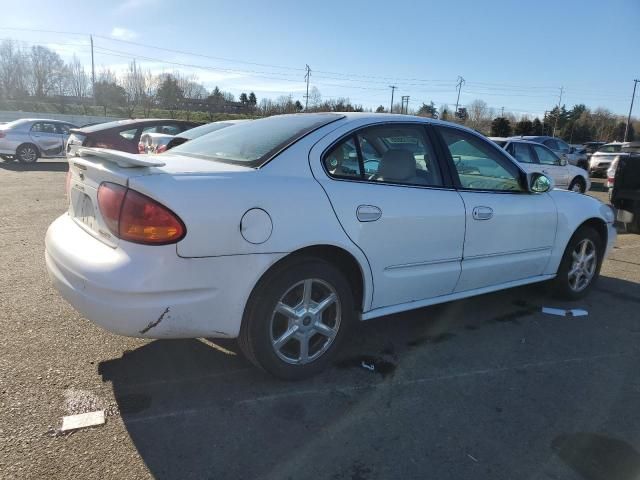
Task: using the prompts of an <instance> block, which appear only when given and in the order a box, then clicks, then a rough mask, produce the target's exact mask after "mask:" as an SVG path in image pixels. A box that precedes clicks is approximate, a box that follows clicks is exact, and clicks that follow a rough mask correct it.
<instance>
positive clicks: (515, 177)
mask: <svg viewBox="0 0 640 480" xmlns="http://www.w3.org/2000/svg"><path fill="white" fill-rule="evenodd" d="M77 154H78V156H77V157H71V158H69V168H70V170H69V172H70V173H69V177H68V179H67V184H68V186H67V188H68V195H69V199H70V201H69V210H68V212H67V213H65V214H64V215H62V216H61V217H60V218H58V219H57V220H56V221H55V222H54V223H53V224H52V225H51V226H50V228H49V230H48V232H47V236H46V263H47V267H48V271H49V274H50V276H51V279H52V281H53V283H54V285H55V286H56V288H57V289H58V290H59V291H60V293H61V294H62V296H63V297H64V298H66V299H67V300H68V301H69V302H70V303H71V304H72V305H73V306H74V307H75V308H76V309H77V310H79V311H80V312H81V313H82V314H83V315H84V316H86V317H87V318H88V319H90V320H92V321H93V322H95V323H97V324H99V325H101V326H102V327H104V328H106V329H107V330H109V331H112V332H115V333H118V334H122V335H128V336H136V337H146V338H185V337H186V338H189V337H237V338H238V341H239V345H240V347H241V348H242V350H243V352H244V353H245V354H246V356H247V357H248V358H249V359H250V360H251V361H252V362H253V363H255V364H256V365H258V366H260V367H262V368H263V369H265V370H267V371H268V372H270V373H272V374H274V375H276V376H279V377H282V378H287V379H295V378H302V377H305V376H307V375H310V374H312V373H314V372H317V371H318V370H320V369H321V368H323V367H324V366H325V365H326V364H327V362H329V361H330V360H331V358H332V357H333V356H334V355H335V353H336V350H337V349H338V348H339V346H340V344H341V343H342V341H343V340H344V339H345V338H346V337H347V335H348V333H349V328H350V327H351V326H352V325H353V324H354V322H355V321H356V320H368V319H371V318H375V317H380V316H384V315H388V314H392V313H396V312H401V311H405V310H410V309H415V308H419V307H424V306H427V305H433V304H436V303H442V302H448V301H452V300H457V299H460V298H464V297H469V296H472V295H479V294H483V293H487V292H491V291H495V290H500V289H505V288H510V287H515V286H518V285H525V284H530V283H534V282H541V281H545V280H553V283H554V285H555V287H556V289H557V291H558V292H560V293H562V294H564V295H565V296H566V297H569V298H578V297H580V296H582V295H584V294H585V293H586V292H587V291H588V290H589V288H590V287H591V285H592V284H593V282H594V281H595V279H596V278H597V276H598V274H599V270H600V265H601V263H602V260H603V258H604V257H605V255H606V254H607V253H608V252H609V250H610V249H611V248H612V246H613V243H614V241H615V238H616V232H615V229H614V227H613V220H614V217H613V212H612V210H611V209H610V207H608V206H606V205H604V204H602V203H601V202H599V201H597V200H595V199H593V198H591V197H587V196H584V195H576V194H574V193H572V192H567V191H561V190H550V187H551V183H552V182H551V181H550V180H549V179H548V178H547V177H546V176H544V175H543V174H540V173H528V174H527V173H526V172H525V171H524V170H523V169H521V167H520V166H519V165H518V163H517V162H515V161H514V160H513V159H512V158H511V157H510V156H509V155H507V154H506V153H505V152H504V151H503V150H502V149H501V148H499V147H498V146H497V145H495V144H494V143H493V142H491V141H489V140H487V139H485V138H484V137H482V136H480V135H479V134H476V133H475V132H473V131H471V130H469V129H467V128H464V127H461V126H459V125H455V124H450V123H446V122H440V121H437V120H430V119H424V118H418V117H409V116H402V115H384V114H357V113H346V114H342V113H318V114H299V115H283V116H276V117H270V118H265V119H261V120H255V121H252V122H247V123H242V124H239V125H234V126H232V127H229V128H226V129H224V130H220V131H218V132H214V133H211V134H208V135H205V136H202V137H200V138H197V139H194V140H192V141H190V142H187V143H185V144H183V145H180V146H178V147H176V148H174V149H173V150H171V152H170V153H166V154H162V155H158V156H147V155H130V154H127V153H123V152H115V151H110V150H101V149H89V148H86V149H80V150H79V151H78V152H77Z"/></svg>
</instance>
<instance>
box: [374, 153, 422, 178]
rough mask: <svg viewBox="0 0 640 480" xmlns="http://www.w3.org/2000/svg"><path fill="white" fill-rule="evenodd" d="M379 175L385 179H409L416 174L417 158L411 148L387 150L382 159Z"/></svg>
mask: <svg viewBox="0 0 640 480" xmlns="http://www.w3.org/2000/svg"><path fill="white" fill-rule="evenodd" d="M378 176H379V177H380V178H382V179H383V180H391V181H393V180H397V181H402V180H407V179H409V178H413V177H415V176H416V159H415V158H414V156H413V154H412V153H411V152H410V151H409V150H404V149H392V150H387V151H386V152H385V153H384V155H383V156H382V160H380V166H379V168H378Z"/></svg>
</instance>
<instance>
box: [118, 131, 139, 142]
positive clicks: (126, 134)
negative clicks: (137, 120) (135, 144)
mask: <svg viewBox="0 0 640 480" xmlns="http://www.w3.org/2000/svg"><path fill="white" fill-rule="evenodd" d="M137 132H138V129H137V128H132V129H130V130H122V131H121V132H118V135H120V136H121V137H122V138H124V139H125V140H130V141H133V140H134V139H135V138H136V133H137Z"/></svg>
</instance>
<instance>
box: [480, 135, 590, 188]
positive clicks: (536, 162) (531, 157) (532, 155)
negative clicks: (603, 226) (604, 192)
mask: <svg viewBox="0 0 640 480" xmlns="http://www.w3.org/2000/svg"><path fill="white" fill-rule="evenodd" d="M490 139H491V140H493V141H494V142H495V143H497V144H498V145H500V146H501V147H502V148H504V149H505V150H506V151H507V152H509V154H510V155H511V156H512V157H513V158H515V159H516V160H517V161H518V162H519V163H520V164H521V166H522V167H523V168H524V169H525V170H526V171H527V172H540V173H544V174H545V175H548V176H549V177H551V178H553V181H554V183H555V185H556V187H558V188H563V189H567V190H572V191H574V192H579V193H585V192H586V191H588V190H589V188H591V181H590V180H589V175H588V174H587V171H586V170H584V169H582V168H579V167H576V166H574V165H569V164H568V163H567V161H566V160H565V159H564V158H560V157H559V156H558V155H556V154H555V153H554V152H553V151H552V150H551V149H550V148H548V147H546V146H545V145H543V144H541V143H536V142H530V141H528V140H520V139H519V138H516V139H513V138H498V137H490Z"/></svg>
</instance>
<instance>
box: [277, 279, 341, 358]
mask: <svg viewBox="0 0 640 480" xmlns="http://www.w3.org/2000/svg"><path fill="white" fill-rule="evenodd" d="M341 317H342V309H341V304H340V298H339V297H338V294H337V292H336V290H335V288H333V287H332V286H331V285H330V284H328V283H327V282H325V281H323V280H320V279H317V278H308V279H305V280H302V281H300V282H298V283H296V284H295V285H293V286H292V287H291V288H289V289H288V290H287V291H286V292H285V294H284V295H282V297H281V298H280V300H279V301H278V303H277V304H276V307H275V309H274V311H273V313H272V315H271V324H270V329H269V330H270V333H271V346H272V347H273V351H274V352H275V354H276V355H277V356H278V357H279V358H280V359H281V360H283V361H284V362H287V363H289V364H294V365H304V364H307V363H310V362H313V361H314V360H316V359H317V358H319V357H321V356H322V355H323V354H324V353H325V352H326V351H327V350H328V349H329V347H330V346H331V344H332V343H333V341H334V339H335V338H336V336H337V334H338V330H339V329H340V320H341Z"/></svg>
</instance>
